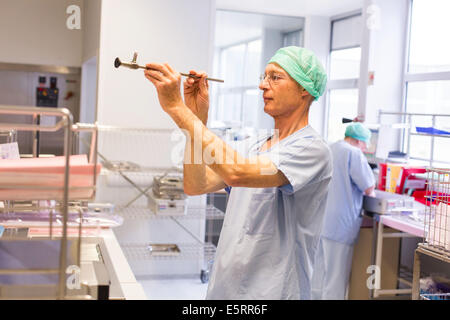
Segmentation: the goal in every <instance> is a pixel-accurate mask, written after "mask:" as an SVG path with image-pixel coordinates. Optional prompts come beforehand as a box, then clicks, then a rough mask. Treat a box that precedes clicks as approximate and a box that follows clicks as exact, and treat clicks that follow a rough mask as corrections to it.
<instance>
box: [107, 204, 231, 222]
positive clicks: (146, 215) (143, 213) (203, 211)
mask: <svg viewBox="0 0 450 320" xmlns="http://www.w3.org/2000/svg"><path fill="white" fill-rule="evenodd" d="M115 211H116V213H117V214H119V215H120V216H122V217H123V218H126V219H136V220H138V219H171V218H176V219H207V220H221V219H223V218H224V213H223V212H222V211H221V210H219V209H217V208H216V207H214V206H213V205H207V206H205V207H193V206H190V207H188V208H187V213H186V214H185V215H170V214H156V213H154V212H153V211H152V210H151V209H150V208H148V207H138V206H134V207H121V206H117V207H116V208H115Z"/></svg>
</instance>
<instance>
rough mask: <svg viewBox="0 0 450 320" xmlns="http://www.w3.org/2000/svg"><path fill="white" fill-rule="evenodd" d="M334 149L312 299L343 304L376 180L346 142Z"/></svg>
mask: <svg viewBox="0 0 450 320" xmlns="http://www.w3.org/2000/svg"><path fill="white" fill-rule="evenodd" d="M330 149H331V153H332V156H333V178H332V179H331V183H330V190H329V192H328V199H327V208H326V214H325V219H324V223H323V230H322V236H321V239H320V243H319V249H318V251H317V255H316V263H315V270H314V277H313V296H312V298H313V299H324V300H341V299H344V298H345V296H346V290H347V286H348V281H349V277H350V271H351V265H352V256H353V247H354V244H355V242H356V240H357V238H358V234H359V229H360V227H361V223H362V219H363V218H362V217H361V214H360V213H361V207H362V201H363V195H364V191H365V190H367V189H368V188H370V187H372V186H373V185H374V184H375V178H374V176H373V173H372V170H371V169H370V166H369V164H368V163H367V159H366V157H365V156H364V154H363V153H362V152H361V150H360V149H358V148H356V147H354V146H352V145H350V144H349V143H347V142H345V141H338V142H336V143H334V144H332V145H331V146H330Z"/></svg>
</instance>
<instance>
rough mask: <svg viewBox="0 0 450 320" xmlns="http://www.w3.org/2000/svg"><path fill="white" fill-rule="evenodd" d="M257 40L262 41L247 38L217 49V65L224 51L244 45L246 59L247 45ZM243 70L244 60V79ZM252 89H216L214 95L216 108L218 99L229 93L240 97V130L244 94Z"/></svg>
mask: <svg viewBox="0 0 450 320" xmlns="http://www.w3.org/2000/svg"><path fill="white" fill-rule="evenodd" d="M258 40H260V41H262V38H261V37H254V38H249V39H246V40H243V41H238V42H235V43H231V44H228V45H226V46H222V47H220V48H219V59H218V60H219V65H220V61H222V56H223V53H224V51H225V50H227V49H229V48H232V47H236V46H240V45H243V44H244V45H245V52H244V57H246V56H247V51H248V45H249V43H250V42H253V41H258ZM221 68H222V66H221ZM245 69H246V62H245V59H244V72H242V76H243V77H245ZM242 82H244V81H242ZM254 89H255V86H254V85H250V86H244V85H242V86H234V87H228V88H223V87H219V88H217V92H216V94H215V105H216V106H217V107H218V106H219V99H220V97H221V95H224V94H230V93H234V94H239V95H240V100H241V105H240V116H239V118H240V119H239V122H240V127H241V128H242V127H244V123H243V120H244V119H243V115H244V112H243V110H242V108H243V103H244V96H245V92H246V91H247V90H254ZM217 112H218V109H217V108H214V114H213V115H212V117H211V118H212V120H213V121H215V120H217Z"/></svg>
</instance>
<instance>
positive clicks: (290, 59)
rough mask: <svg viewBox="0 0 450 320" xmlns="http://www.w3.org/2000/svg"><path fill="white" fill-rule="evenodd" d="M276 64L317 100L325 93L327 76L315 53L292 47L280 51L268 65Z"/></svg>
mask: <svg viewBox="0 0 450 320" xmlns="http://www.w3.org/2000/svg"><path fill="white" fill-rule="evenodd" d="M272 62H275V63H277V64H278V65H279V66H280V67H282V68H283V69H284V70H285V71H286V72H287V73H288V74H289V75H290V76H291V77H292V78H293V79H294V80H295V81H297V82H298V83H299V84H300V85H301V86H302V87H303V88H305V90H306V91H308V92H309V93H310V94H311V95H312V96H313V97H314V98H315V100H317V99H319V97H320V96H321V95H322V94H323V92H324V91H325V86H326V84H327V75H326V72H325V69H324V68H323V66H322V64H321V63H320V61H319V59H317V57H316V56H315V55H314V53H313V52H312V51H310V50H308V49H305V48H301V47H296V46H291V47H284V48H281V49H278V51H277V52H276V53H275V55H274V56H273V57H272V59H270V60H269V62H268V63H272Z"/></svg>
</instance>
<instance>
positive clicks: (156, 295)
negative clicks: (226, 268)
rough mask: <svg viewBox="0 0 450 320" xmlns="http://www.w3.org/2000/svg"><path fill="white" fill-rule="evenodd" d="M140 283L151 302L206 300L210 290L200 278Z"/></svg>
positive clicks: (143, 281) (140, 281)
mask: <svg viewBox="0 0 450 320" xmlns="http://www.w3.org/2000/svg"><path fill="white" fill-rule="evenodd" d="M138 281H139V283H140V284H141V285H142V287H143V288H144V291H145V294H146V295H147V298H148V299H150V300H204V299H205V297H206V290H207V289H208V284H207V283H202V282H201V281H200V279H199V277H195V278H182V279H161V280H160V279H158V280H154V279H152V280H140V279H138Z"/></svg>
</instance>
